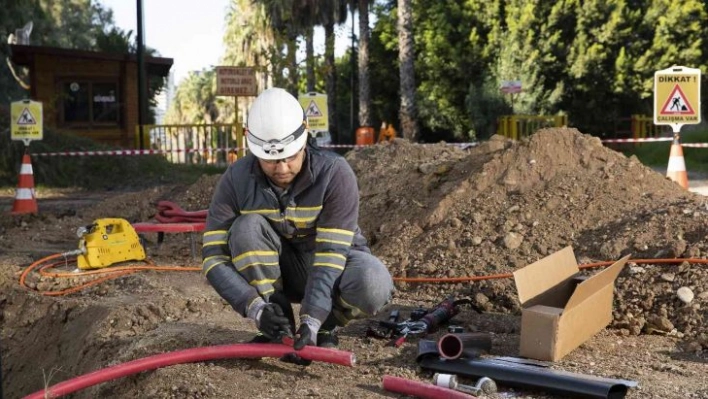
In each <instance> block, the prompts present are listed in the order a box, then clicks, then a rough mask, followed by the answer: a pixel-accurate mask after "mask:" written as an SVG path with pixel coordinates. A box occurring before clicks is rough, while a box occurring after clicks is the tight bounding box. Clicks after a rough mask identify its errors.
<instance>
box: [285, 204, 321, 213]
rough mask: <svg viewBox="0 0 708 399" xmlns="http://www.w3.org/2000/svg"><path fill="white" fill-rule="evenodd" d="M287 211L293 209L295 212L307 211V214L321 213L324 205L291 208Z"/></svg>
mask: <svg viewBox="0 0 708 399" xmlns="http://www.w3.org/2000/svg"><path fill="white" fill-rule="evenodd" d="M287 209H292V210H295V211H305V212H310V211H319V210H321V209H322V205H320V206H289V207H287Z"/></svg>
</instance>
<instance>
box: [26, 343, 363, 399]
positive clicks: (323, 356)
mask: <svg viewBox="0 0 708 399" xmlns="http://www.w3.org/2000/svg"><path fill="white" fill-rule="evenodd" d="M293 351H294V350H293V348H292V347H289V346H286V345H282V344H234V345H219V346H207V347H201V348H191V349H185V350H180V351H175V352H168V353H162V354H159V355H154V356H149V357H145V358H142V359H136V360H132V361H129V362H126V363H121V364H118V365H115V366H111V367H107V368H104V369H100V370H97V371H94V372H91V373H88V374H84V375H82V376H79V377H75V378H72V379H70V380H67V381H64V382H60V383H58V384H55V385H52V386H51V387H49V388H46V389H42V390H41V391H37V392H35V393H33V394H30V395H28V396H25V399H45V398H56V397H60V396H63V395H67V394H70V393H72V392H76V391H79V390H81V389H84V388H87V387H90V386H93V385H96V384H100V383H102V382H106V381H110V380H114V379H117V378H121V377H125V376H128V375H132V374H136V373H140V372H143V371H148V370H154V369H158V368H161V367H165V366H172V365H175V364H181V363H192V362H203V361H208V360H216V359H241V358H260V357H276V358H280V357H282V356H284V355H286V354H288V353H292V352H293ZM297 354H298V355H299V356H300V357H302V358H303V359H309V360H314V361H318V362H326V363H332V364H338V365H342V366H354V364H355V363H356V357H355V355H354V354H353V353H351V352H345V351H340V350H337V349H327V348H318V347H316V346H306V347H305V348H303V349H302V350H299V351H297Z"/></svg>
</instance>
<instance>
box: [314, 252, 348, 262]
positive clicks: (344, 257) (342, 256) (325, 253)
mask: <svg viewBox="0 0 708 399" xmlns="http://www.w3.org/2000/svg"><path fill="white" fill-rule="evenodd" d="M315 256H332V257H334V258H339V259H342V260H344V261H346V260H347V257H346V256H344V255H342V254H338V253H336V252H315Z"/></svg>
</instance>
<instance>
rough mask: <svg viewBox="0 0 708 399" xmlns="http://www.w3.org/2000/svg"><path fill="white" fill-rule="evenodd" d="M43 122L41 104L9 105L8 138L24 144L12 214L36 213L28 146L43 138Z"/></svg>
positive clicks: (16, 102)
mask: <svg viewBox="0 0 708 399" xmlns="http://www.w3.org/2000/svg"><path fill="white" fill-rule="evenodd" d="M43 126H44V122H43V117H42V103H41V102H38V101H32V100H21V101H15V102H13V103H12V104H11V105H10V138H11V139H12V140H22V142H24V144H25V151H24V155H22V165H21V166H20V176H19V178H18V179H17V180H18V182H17V190H16V191H15V202H14V203H13V204H12V214H13V215H20V214H26V213H37V197H36V195H35V192H34V172H33V171H32V159H31V158H30V154H29V145H30V142H32V140H42V138H43V137H44V128H43Z"/></svg>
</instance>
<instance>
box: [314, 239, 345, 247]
mask: <svg viewBox="0 0 708 399" xmlns="http://www.w3.org/2000/svg"><path fill="white" fill-rule="evenodd" d="M315 242H328V243H330V244H337V245H344V246H347V247H348V246H350V245H352V243H351V241H335V240H325V239H324V238H317V239H315Z"/></svg>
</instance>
